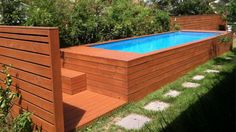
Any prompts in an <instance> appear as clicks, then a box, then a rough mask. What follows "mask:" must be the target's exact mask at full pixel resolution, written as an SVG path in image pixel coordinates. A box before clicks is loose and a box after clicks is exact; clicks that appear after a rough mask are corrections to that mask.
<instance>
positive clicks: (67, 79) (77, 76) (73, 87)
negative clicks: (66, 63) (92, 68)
mask: <svg viewBox="0 0 236 132" xmlns="http://www.w3.org/2000/svg"><path fill="white" fill-rule="evenodd" d="M61 74H62V91H63V92H64V93H67V94H71V95H73V94H76V93H79V92H81V91H84V90H86V85H87V82H86V74H85V73H82V72H77V71H73V70H69V69H65V68H62V69H61Z"/></svg>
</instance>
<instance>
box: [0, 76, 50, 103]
mask: <svg viewBox="0 0 236 132" xmlns="http://www.w3.org/2000/svg"><path fill="white" fill-rule="evenodd" d="M4 76H5V75H4V74H3V73H0V78H4ZM12 79H13V80H14V81H13V82H12V85H13V86H16V87H17V88H19V89H22V90H24V91H28V92H30V93H31V94H37V96H39V97H41V98H44V99H46V100H49V101H51V102H53V97H52V96H51V95H52V91H49V90H47V89H44V88H42V87H39V86H37V85H34V84H31V83H28V82H25V81H22V80H19V79H17V78H15V77H12Z"/></svg>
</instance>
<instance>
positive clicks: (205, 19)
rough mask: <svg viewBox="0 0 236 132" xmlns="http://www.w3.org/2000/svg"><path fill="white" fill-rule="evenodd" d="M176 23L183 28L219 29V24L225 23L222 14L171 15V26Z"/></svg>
mask: <svg viewBox="0 0 236 132" xmlns="http://www.w3.org/2000/svg"><path fill="white" fill-rule="evenodd" d="M174 23H176V24H178V25H179V26H180V29H181V30H219V25H225V24H226V23H225V21H224V20H223V19H222V17H221V16H220V15H215V14H211V15H192V16H173V17H171V27H172V28H173V24H174Z"/></svg>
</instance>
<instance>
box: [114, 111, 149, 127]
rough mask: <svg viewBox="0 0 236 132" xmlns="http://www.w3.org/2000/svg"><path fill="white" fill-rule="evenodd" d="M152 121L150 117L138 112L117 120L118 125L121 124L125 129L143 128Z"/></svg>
mask: <svg viewBox="0 0 236 132" xmlns="http://www.w3.org/2000/svg"><path fill="white" fill-rule="evenodd" d="M149 121H151V119H150V118H148V117H145V116H142V115H138V114H130V115H128V116H126V117H124V118H123V119H121V120H120V121H118V122H116V125H118V126H121V127H123V128H125V129H128V130H130V129H136V130H139V129H141V128H142V127H143V126H144V125H145V124H146V123H148V122H149Z"/></svg>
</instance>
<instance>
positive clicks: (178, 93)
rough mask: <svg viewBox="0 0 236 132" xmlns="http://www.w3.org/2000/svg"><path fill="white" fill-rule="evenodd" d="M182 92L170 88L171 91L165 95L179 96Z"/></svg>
mask: <svg viewBox="0 0 236 132" xmlns="http://www.w3.org/2000/svg"><path fill="white" fill-rule="evenodd" d="M180 93H181V92H179V91H176V90H170V91H169V92H167V93H166V94H165V95H164V96H165V97H172V98H174V97H177V96H179V95H180Z"/></svg>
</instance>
